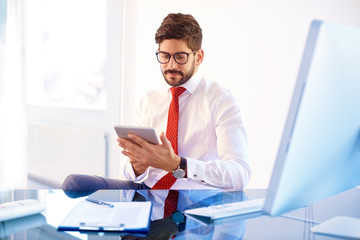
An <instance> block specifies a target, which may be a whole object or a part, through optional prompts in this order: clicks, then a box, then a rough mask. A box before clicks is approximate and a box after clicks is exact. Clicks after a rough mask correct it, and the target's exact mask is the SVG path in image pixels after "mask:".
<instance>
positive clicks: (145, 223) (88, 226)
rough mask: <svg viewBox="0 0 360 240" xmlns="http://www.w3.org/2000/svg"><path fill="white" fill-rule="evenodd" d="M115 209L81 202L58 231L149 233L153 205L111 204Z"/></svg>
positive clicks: (145, 203) (144, 203) (139, 203)
mask: <svg viewBox="0 0 360 240" xmlns="http://www.w3.org/2000/svg"><path fill="white" fill-rule="evenodd" d="M109 204H112V205H113V207H109V206H107V205H99V204H95V203H92V202H89V201H85V200H84V201H81V202H79V203H77V205H76V206H75V207H74V208H73V210H72V211H71V212H70V213H69V214H68V215H67V217H66V218H65V219H64V221H63V222H62V223H61V224H60V225H59V226H58V231H80V232H121V233H148V232H149V228H150V216H151V210H152V203H151V202H150V201H147V202H109Z"/></svg>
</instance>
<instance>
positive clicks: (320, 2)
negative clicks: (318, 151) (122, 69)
mask: <svg viewBox="0 0 360 240" xmlns="http://www.w3.org/2000/svg"><path fill="white" fill-rule="evenodd" d="M170 12H182V13H190V14H192V15H193V16H194V17H195V18H196V19H197V20H198V21H199V23H200V25H201V27H202V29H203V34H204V40H203V49H204V51H205V59H204V62H203V64H202V71H203V73H204V75H205V76H206V77H208V78H209V79H212V80H215V81H219V82H221V83H222V84H223V85H224V86H225V87H227V88H229V89H231V90H232V92H233V93H234V94H235V95H236V96H237V98H238V100H239V102H240V105H241V106H242V109H243V113H244V118H245V121H246V126H247V133H248V138H249V144H250V154H251V156H250V157H251V159H250V161H251V162H250V164H251V167H252V170H253V176H252V179H251V181H250V184H249V186H248V187H249V188H266V187H267V186H268V183H269V180H270V177H271V172H272V168H273V165H274V162H275V158H276V153H277V149H278V145H279V142H280V138H281V134H282V130H283V126H284V123H285V120H286V116H287V111H288V107H289V103H290V100H291V96H292V92H293V87H294V84H295V81H296V78H297V73H298V70H299V66H300V62H301V58H302V53H303V50H304V45H305V41H306V38H307V33H308V30H309V26H310V23H311V21H312V20H313V19H319V20H325V21H330V22H334V23H341V24H346V25H351V26H356V27H360V14H359V12H360V1H358V0H331V1H329V0H293V1H287V0H271V1H270V0H258V1H251V0H242V1H237V0H221V1H220V0H196V1H193V0H183V1H169V0H152V1H148V0H138V1H137V13H136V14H137V18H136V19H137V31H136V34H137V35H136V55H135V57H136V67H135V80H136V82H135V89H136V92H135V99H136V100H139V98H140V97H141V96H142V95H143V94H144V93H145V92H146V91H148V90H149V89H151V88H152V87H154V86H155V87H156V86H158V85H159V84H162V83H163V79H162V76H161V73H160V68H159V64H158V63H157V61H156V59H155V52H156V50H157V46H156V45H155V41H154V35H155V31H156V29H157V28H158V27H159V26H160V23H161V21H162V19H163V18H164V17H165V16H166V15H167V14H168V13H170Z"/></svg>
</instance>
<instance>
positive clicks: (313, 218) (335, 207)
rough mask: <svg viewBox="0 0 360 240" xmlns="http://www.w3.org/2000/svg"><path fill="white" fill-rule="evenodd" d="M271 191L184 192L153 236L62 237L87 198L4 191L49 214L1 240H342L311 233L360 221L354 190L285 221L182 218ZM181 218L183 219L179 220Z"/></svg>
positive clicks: (20, 222) (142, 197)
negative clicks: (341, 219) (346, 220)
mask: <svg viewBox="0 0 360 240" xmlns="http://www.w3.org/2000/svg"><path fill="white" fill-rule="evenodd" d="M157 194H166V191H162V190H155V191H154V190H151V191H150V190H146V191H144V190H141V191H137V192H135V191H133V190H102V191H98V192H95V193H94V194H93V196H94V197H96V198H98V199H102V200H107V201H155V199H156V195H157ZM265 195H266V190H263V189H261V190H260V189H259V190H255V189H254V190H251V189H250V190H245V191H244V192H224V191H216V190H212V191H209V190H181V191H179V204H178V210H179V211H180V213H178V216H176V217H175V218H177V219H180V224H179V221H176V220H175V219H174V217H173V218H172V217H168V218H165V219H164V218H162V217H161V214H159V213H158V212H159V209H160V208H161V207H162V206H161V204H159V203H153V211H152V216H151V225H150V232H149V233H148V234H147V235H136V234H135V235H134V234H133V235H129V234H128V235H126V234H120V233H112V234H100V235H99V234H97V233H79V232H59V231H57V227H58V226H59V225H60V223H61V222H62V221H63V220H64V219H65V217H66V216H67V215H68V214H69V212H70V211H71V210H72V209H73V207H74V206H75V205H76V204H77V203H78V202H79V201H83V200H84V199H85V198H86V197H85V196H84V197H78V198H70V197H68V196H67V195H66V194H65V193H64V192H63V191H62V190H45V189H41V190H0V203H3V202H9V201H16V200H22V199H37V200H38V201H40V202H42V203H44V204H46V210H45V211H44V212H43V213H42V214H37V215H33V216H29V217H25V218H19V219H15V220H10V221H6V222H0V239H6V240H8V239H9V240H10V239H14V240H17V239H39V240H41V239H171V237H172V236H173V235H175V239H317V240H322V239H336V238H331V237H329V236H322V235H314V234H313V233H311V231H310V228H311V227H313V226H315V225H317V224H318V223H321V222H323V221H326V220H328V219H330V218H332V217H335V216H340V215H341V216H351V217H357V218H359V217H360V189H359V188H354V189H352V190H349V191H346V192H344V193H341V194H338V195H336V196H333V197H330V198H328V199H325V200H322V201H320V202H317V203H315V204H313V205H310V206H308V207H306V208H302V209H298V210H295V211H292V212H289V213H286V214H284V215H282V216H280V217H269V216H266V215H260V216H250V217H248V218H244V217H233V218H228V219H223V220H221V221H217V222H213V223H204V222H201V221H198V220H195V219H193V218H191V217H184V215H182V214H181V212H182V211H184V210H186V209H191V208H195V207H204V206H210V205H216V204H222V203H230V202H237V201H243V200H247V199H256V198H263V197H265ZM179 214H180V215H179Z"/></svg>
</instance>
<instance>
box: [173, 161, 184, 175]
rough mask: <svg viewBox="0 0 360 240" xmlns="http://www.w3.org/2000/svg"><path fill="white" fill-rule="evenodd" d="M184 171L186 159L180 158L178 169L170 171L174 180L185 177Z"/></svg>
mask: <svg viewBox="0 0 360 240" xmlns="http://www.w3.org/2000/svg"><path fill="white" fill-rule="evenodd" d="M185 171H186V158H183V157H181V160H180V165H179V167H178V168H177V169H176V170H174V171H172V175H173V176H174V178H177V179H179V178H183V177H185Z"/></svg>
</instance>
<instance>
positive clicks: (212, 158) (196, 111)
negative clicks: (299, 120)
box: [118, 14, 250, 190]
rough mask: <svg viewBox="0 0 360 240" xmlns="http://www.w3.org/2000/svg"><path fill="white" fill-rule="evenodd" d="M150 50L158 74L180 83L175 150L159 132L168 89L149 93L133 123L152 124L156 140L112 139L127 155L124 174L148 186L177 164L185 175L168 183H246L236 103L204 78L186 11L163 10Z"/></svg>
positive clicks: (196, 29) (197, 36)
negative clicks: (154, 45) (166, 12)
mask: <svg viewBox="0 0 360 240" xmlns="http://www.w3.org/2000/svg"><path fill="white" fill-rule="evenodd" d="M155 40H156V43H158V45H159V48H158V51H157V53H156V55H157V59H158V61H159V62H160V68H161V71H162V74H163V76H164V79H165V81H166V83H167V84H168V85H170V86H171V87H180V86H181V87H184V88H185V89H186V90H185V92H183V93H182V94H181V95H180V96H179V107H180V110H179V120H178V154H175V153H174V151H173V148H172V147H171V144H170V142H169V141H168V139H167V138H166V136H165V133H164V132H163V131H164V130H165V129H166V127H167V124H168V121H167V120H168V111H169V104H170V102H171V100H172V96H171V92H170V89H169V88H166V89H163V90H160V91H152V92H150V93H149V94H148V95H147V96H146V97H145V98H144V99H143V100H142V102H141V105H140V108H139V110H138V114H137V115H138V116H137V118H138V124H139V125H142V126H152V127H154V128H155V129H156V130H157V132H162V133H161V135H160V140H161V144H160V145H152V144H149V143H147V142H146V141H145V140H143V139H141V138H139V137H137V136H135V135H131V134H130V135H129V137H130V138H131V139H132V140H133V141H134V142H135V143H136V144H134V143H133V142H131V141H128V140H125V139H118V141H119V145H120V146H121V147H122V148H123V149H124V150H123V151H122V153H123V154H124V155H126V156H127V157H129V162H125V169H126V172H125V177H126V178H127V179H129V180H132V181H135V182H143V183H145V185H147V186H148V187H153V186H154V185H155V183H157V182H158V181H159V180H160V179H161V178H162V177H163V176H164V175H165V174H167V173H168V172H173V171H175V170H176V169H178V168H179V166H180V162H181V157H183V161H185V162H186V163H184V166H185V167H184V170H185V176H184V178H182V179H178V180H177V181H176V182H175V183H174V185H173V186H172V188H176V189H179V188H189V187H190V188H202V186H205V185H206V186H213V187H217V188H222V189H230V190H241V189H243V187H244V186H245V185H246V184H247V183H248V180H249V176H250V168H249V166H248V164H247V155H248V150H247V139H246V134H245V130H244V125H243V120H242V117H241V112H240V108H239V106H238V105H237V103H236V101H235V99H234V97H233V96H232V95H231V94H230V93H229V92H228V91H227V90H225V89H223V88H222V87H220V86H219V85H218V84H217V83H215V82H210V81H207V80H205V79H204V78H203V77H202V76H201V74H200V72H199V66H200V64H201V63H202V61H203V58H204V51H203V50H202V49H201V42H202V30H201V28H200V26H199V24H198V23H197V21H196V20H195V19H194V18H193V17H192V16H191V15H183V14H169V15H168V16H167V17H166V18H165V19H164V21H163V22H162V24H161V26H160V28H159V29H158V30H157V32H156V35H155Z"/></svg>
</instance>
